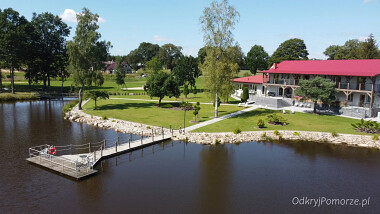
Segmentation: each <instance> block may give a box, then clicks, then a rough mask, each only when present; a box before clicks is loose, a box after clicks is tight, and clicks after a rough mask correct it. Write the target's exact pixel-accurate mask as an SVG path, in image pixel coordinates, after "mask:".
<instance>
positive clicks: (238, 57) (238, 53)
mask: <svg viewBox="0 0 380 214" xmlns="http://www.w3.org/2000/svg"><path fill="white" fill-rule="evenodd" d="M227 54H228V56H229V57H230V58H231V60H232V61H233V62H235V63H237V64H238V65H239V69H240V70H242V69H244V68H245V67H246V66H245V61H244V58H245V57H244V53H243V51H242V50H241V47H240V46H239V45H238V44H236V45H235V46H231V47H227Z"/></svg>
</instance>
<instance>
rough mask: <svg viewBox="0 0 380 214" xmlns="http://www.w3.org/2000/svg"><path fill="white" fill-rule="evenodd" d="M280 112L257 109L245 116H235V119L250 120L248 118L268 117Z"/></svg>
mask: <svg viewBox="0 0 380 214" xmlns="http://www.w3.org/2000/svg"><path fill="white" fill-rule="evenodd" d="M276 112H279V111H275V110H270V109H256V110H253V111H249V112H247V113H244V114H239V115H237V116H235V117H234V118H248V117H256V116H266V115H268V114H273V113H276Z"/></svg>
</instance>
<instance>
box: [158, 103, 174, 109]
mask: <svg viewBox="0 0 380 214" xmlns="http://www.w3.org/2000/svg"><path fill="white" fill-rule="evenodd" d="M161 108H173V105H172V104H169V103H166V104H163V105H161Z"/></svg>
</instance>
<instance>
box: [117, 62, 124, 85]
mask: <svg viewBox="0 0 380 214" xmlns="http://www.w3.org/2000/svg"><path fill="white" fill-rule="evenodd" d="M115 76H116V84H117V85H118V87H119V86H121V85H125V71H124V67H123V65H122V61H121V57H120V56H116V58H115Z"/></svg>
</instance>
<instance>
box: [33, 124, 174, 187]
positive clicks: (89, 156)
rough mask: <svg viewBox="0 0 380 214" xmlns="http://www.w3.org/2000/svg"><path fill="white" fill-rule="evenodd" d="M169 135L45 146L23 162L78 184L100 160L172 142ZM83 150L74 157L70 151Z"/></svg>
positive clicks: (36, 148)
mask: <svg viewBox="0 0 380 214" xmlns="http://www.w3.org/2000/svg"><path fill="white" fill-rule="evenodd" d="M172 133H173V131H171V133H170V134H167V136H165V135H164V133H163V131H162V134H160V135H154V133H153V132H152V134H153V135H151V136H148V137H144V136H143V135H141V138H140V139H138V140H133V141H132V135H130V136H131V137H130V138H129V139H128V140H127V141H124V142H120V140H119V138H117V139H116V140H115V141H113V142H111V141H106V140H103V141H100V142H97V143H88V144H82V145H72V144H70V145H66V146H52V145H48V144H45V145H40V146H36V147H32V148H29V158H27V159H26V160H27V161H28V162H29V163H32V164H35V165H38V166H40V167H43V168H46V169H48V170H51V171H53V172H55V173H58V174H60V175H64V176H68V177H70V178H74V179H78V180H79V179H83V178H87V177H89V176H91V175H94V174H96V173H97V172H98V171H97V170H95V169H94V167H95V166H96V165H97V164H99V163H100V162H101V161H102V160H104V159H107V158H110V157H114V156H118V155H121V154H124V153H128V152H131V151H134V150H138V149H142V148H144V147H149V146H152V145H155V144H158V143H161V142H163V141H167V140H171V137H172ZM52 148H54V149H56V151H57V152H60V151H69V152H68V154H66V155H54V154H51V151H49V150H50V149H52ZM54 149H53V150H52V151H54ZM83 149H85V150H87V151H86V152H78V153H74V154H73V151H75V150H83Z"/></svg>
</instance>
